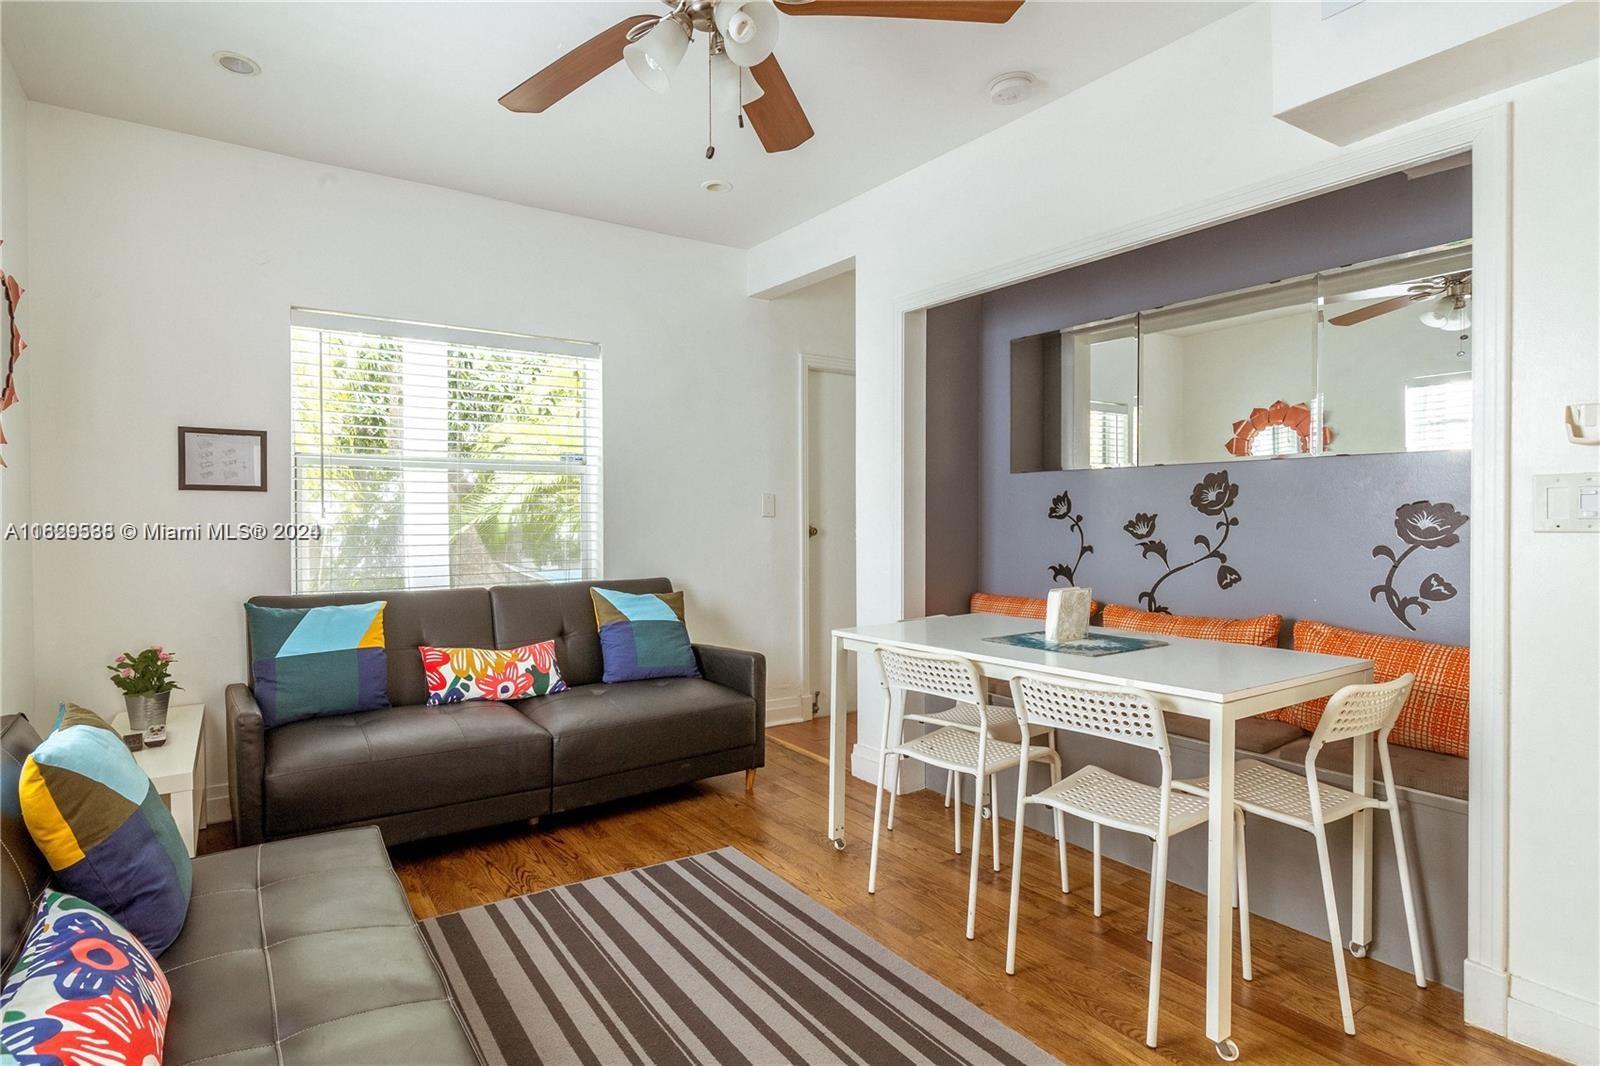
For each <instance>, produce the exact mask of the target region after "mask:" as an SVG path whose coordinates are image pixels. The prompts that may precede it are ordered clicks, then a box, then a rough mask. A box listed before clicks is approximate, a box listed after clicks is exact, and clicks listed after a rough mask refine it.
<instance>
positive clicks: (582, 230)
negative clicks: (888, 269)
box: [7, 104, 852, 810]
mask: <svg viewBox="0 0 1600 1066" xmlns="http://www.w3.org/2000/svg"><path fill="white" fill-rule="evenodd" d="M28 149H29V150H28V155H29V161H30V165H31V177H32V179H33V192H34V195H33V197H32V200H31V203H30V218H31V224H32V225H31V235H32V237H33V253H34V254H33V257H32V258H33V261H32V264H31V273H32V281H33V284H32V292H31V293H30V300H31V301H32V303H31V310H32V312H33V318H32V326H33V332H32V337H31V339H32V341H33V348H32V350H31V351H30V353H29V354H30V357H31V358H30V363H31V367H30V369H31V371H32V373H33V385H32V389H31V394H30V396H29V398H28V402H29V404H30V405H31V406H32V415H33V426H34V427H35V429H36V430H37V429H38V428H39V427H46V426H47V427H49V434H48V437H47V438H43V437H42V438H41V439H39V440H38V441H37V442H36V444H35V448H34V459H35V464H34V470H33V493H34V500H33V506H34V512H35V514H36V515H37V516H39V517H40V518H44V517H48V518H50V519H52V520H58V521H70V520H98V521H116V522H119V523H120V522H135V523H141V524H142V523H144V522H158V521H159V522H170V523H179V524H183V523H191V522H203V521H230V522H240V521H257V522H272V521H275V520H284V519H286V518H287V517H288V515H289V498H288V492H287V477H286V476H285V475H286V473H287V470H288V459H287V456H288V451H287V449H288V444H289V435H288V425H289V308H290V307H291V306H294V305H303V306H309V307H317V308H328V309H335V310H345V311H352V312H361V313H365V314H371V315H378V316H390V317H396V318H406V319H413V320H421V321H430V322H441V323H447V324H453V325H465V326H475V327H483V328H488V329H500V330H510V331H518V332H527V333H535V334H545V335H554V336H559V337H573V338H581V339H586V340H592V341H598V342H599V343H600V344H601V345H602V346H603V353H604V354H603V357H602V358H603V365H604V390H605V392H604V403H605V420H604V421H605V442H604V448H605V454H604V462H605V571H606V573H607V574H609V575H613V576H628V575H632V576H642V575H650V574H665V575H668V576H670V577H671V578H673V579H674V581H676V582H677V583H678V584H679V585H680V587H683V588H685V589H686V590H687V591H688V604H689V623H690V629H691V632H692V634H693V636H694V637H695V639H698V640H702V641H708V642H715V643H726V644H732V645H735V646H742V647H749V648H754V649H757V650H760V651H762V652H764V653H765V654H766V655H767V656H768V662H769V696H770V697H771V699H772V701H773V702H774V704H776V705H778V706H779V707H781V706H782V701H784V700H789V701H791V702H792V701H793V700H794V699H795V697H796V694H797V692H798V688H799V667H798V663H797V654H796V649H795V641H794V639H793V633H794V626H795V624H796V619H797V617H798V615H797V612H798V607H797V604H796V599H797V596H796V590H795V584H794V580H793V578H792V575H793V573H794V572H795V568H796V565H797V561H796V557H795V544H796V538H795V537H794V535H793V533H794V530H793V523H794V522H795V521H797V520H798V519H796V518H795V516H794V515H792V514H790V513H789V512H790V510H791V509H792V505H791V501H792V500H793V499H794V497H795V476H796V464H797V458H796V456H795V454H794V452H793V443H792V442H793V440H794V428H795V427H794V420H795V399H794V387H795V385H794V382H795V371H794V365H793V358H794V354H793V353H795V352H796V351H798V350H800V349H807V350H817V351H837V352H839V353H840V354H842V355H848V354H849V351H848V349H849V347H850V342H851V337H852V326H851V307H850V299H849V297H850V293H849V287H848V283H847V282H845V281H841V282H837V283H834V284H833V285H832V286H831V287H830V288H824V289H821V290H819V291H817V292H813V293H810V294H802V295H798V296H796V297H795V298H793V299H792V300H789V301H785V302H782V303H780V304H777V305H775V304H773V303H770V302H768V301H764V300H756V299H750V298H748V297H746V296H745V295H744V294H743V286H742V280H743V269H744V257H743V254H742V253H740V252H738V251H735V250H732V249H728V248H723V247H718V246H714V245H708V244H701V243H697V242H692V241H687V240H682V239H679V238H671V237H664V236H660V235H656V234H649V233H644V232H641V231H637V230H631V229H626V228H623V227H619V226H612V225H607V224H604V223H598V222H593V221H589V220H584V219H578V218H573V217H570V216H563V215H558V214H553V213H549V212H542V211H537V210H532V209H529V208H525V207H520V206H514V205H510V204H506V203H501V202H497V201H493V200H488V199H483V198H481V197H476V196H470V195H466V194H462V193H456V192H450V191H446V190H442V189H438V188H433V187H430V186H423V185H417V184H412V183H409V182H404V181H398V180H393V179H389V178H380V177H376V176H373V175H368V174H363V173H358V172H354V171H349V170H341V169H337V168H333V167H326V166H320V165H316V164H312V163H307V162H303V161H300V160H294V159H289V158H287V157H283V156H277V155H272V154H268V153H263V152H257V151H253V150H249V149H244V148H239V147H235V146H231V145H224V144H220V143H217V142H213V141H207V140H203V139H199V138H195V137H189V136H185V135H180V134H174V133H170V132H166V131H161V130H156V129H151V128H148V127H143V126H137V125H133V124H129V123H124V122H117V121H113V120H108V119H103V118H99V117H94V116H90V115H86V114H82V113H78V112H74V111H67V110H62V109H59V108H54V107H48V106H42V105H38V104H31V105H29V144H28ZM8 425H9V422H8ZM179 425H207V426H210V425H215V426H230V427H244V428H254V429H265V430H267V431H268V433H269V445H270V453H271V460H270V462H271V465H270V487H271V491H270V492H267V493H265V494H259V495H258V494H252V493H238V494H234V493H204V492H179V491H177V489H176V483H177V477H176V458H175V449H176V431H175V427H177V426H179ZM763 492H772V493H775V494H776V495H777V497H778V500H779V501H780V502H779V514H778V517H777V518H776V519H767V518H762V517H761V507H760V504H761V494H762V493H763ZM33 564H34V613H33V624H34V626H35V630H36V636H37V652H36V680H35V685H34V696H33V698H34V703H35V705H36V706H49V707H53V706H54V705H55V702H56V701H57V700H60V699H72V700H77V701H80V702H83V703H85V704H86V705H88V706H92V707H99V708H104V709H108V710H114V709H115V708H116V702H117V699H118V697H117V694H116V692H115V690H114V689H113V688H112V687H111V685H110V684H109V683H108V682H107V681H106V680H105V673H104V670H103V669H102V664H103V663H105V662H108V661H109V657H110V656H112V655H113V654H115V653H116V652H117V651H119V650H122V649H123V648H126V647H130V646H134V645H142V644H145V643H162V644H164V645H166V646H167V647H168V648H170V649H173V650H174V651H176V653H177V654H178V657H179V665H178V669H177V670H176V671H175V673H176V677H177V679H178V680H179V682H180V683H181V684H183V685H184V686H185V692H184V696H185V697H189V698H194V699H203V700H205V701H206V703H207V706H208V709H209V711H210V713H211V715H212V718H211V723H212V726H213V730H212V736H211V755H212V756H213V760H212V763H211V765H212V766H214V767H219V768H220V767H223V766H224V765H225V762H224V760H223V730H222V728H221V726H222V716H221V711H222V690H223V687H224V686H225V685H226V684H228V683H230V682H234V681H239V680H242V679H244V678H245V677H246V676H247V675H246V664H245V661H244V654H245V653H244V640H243V611H242V610H241V609H240V604H241V603H242V602H243V601H244V599H245V598H246V597H248V596H251V595H253V594H257V593H269V592H286V591H288V590H289V551H288V546H287V545H286V544H273V543H253V544H221V543H212V544H206V543H202V544H193V543H182V544H152V543H128V542H115V543H110V544H95V545H90V544H78V545H59V544H57V545H51V546H50V547H48V548H46V547H42V546H41V547H40V548H39V549H38V550H36V551H35V553H34V560H33ZM7 618H8V620H11V621H16V620H17V616H15V615H13V614H12V609H11V605H10V604H9V603H8V605H7ZM22 620H23V623H24V624H26V615H25V613H24V614H23V616H22ZM7 643H8V647H9V643H10V642H9V638H8V640H7ZM219 794H220V793H219V790H217V789H215V788H214V789H213V793H212V796H213V810H216V809H217V806H218V804H217V803H216V799H217V797H218V796H219Z"/></svg>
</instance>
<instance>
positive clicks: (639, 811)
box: [393, 727, 1552, 1064]
mask: <svg viewBox="0 0 1600 1066" xmlns="http://www.w3.org/2000/svg"><path fill="white" fill-rule="evenodd" d="M812 728H814V727H812ZM785 729H786V730H789V732H788V733H780V732H779V731H780V730H785ZM804 733H805V730H803V729H799V728H796V727H778V728H776V729H774V730H773V731H772V734H771V737H772V739H773V740H778V741H779V742H778V743H769V745H768V747H767V766H766V767H765V768H764V769H763V770H762V771H761V773H760V775H759V777H758V780H757V782H756V789H755V792H754V794H751V795H747V794H746V792H745V787H744V784H745V783H744V780H743V777H742V776H741V775H738V774H734V775H730V776H727V777H722V778H718V779H715V780H713V781H709V782H704V783H702V784H699V785H694V786H688V787H683V788H678V789H672V790H669V791H666V792H661V793H657V794H655V795H653V796H647V797H641V798H639V799H635V800H629V801H625V802H619V803H613V804H608V805H605V806H603V807H600V808H596V809H593V810H588V811H583V812H577V813H574V814H571V815H562V816H556V817H551V818H547V819H545V820H544V821H542V822H541V824H540V825H539V826H538V827H537V828H532V829H530V828H527V827H507V828H501V829H497V830H488V831H482V832H478V833H471V834H465V835H462V836H458V837H452V838H447V839H443V840H435V841H429V842H424V843H418V844H410V845H405V846H403V847H399V848H396V849H394V851H393V858H394V861H395V866H396V868H397V869H398V871H399V873H400V879H401V881H402V883H403V884H404V885H405V888H406V892H407V893H408V895H409V896H410V899H411V906H412V910H414V911H415V912H416V914H417V916H418V917H419V918H421V917H428V916H431V915H435V914H441V913H445V912H448V911H454V910H460V909H462V908H465V907H472V906H476V905H478V904H481V903H487V902H490V901H491V900H497V899H503V898H506V897H509V896H515V895H519V894H522V893H527V892H537V891H539V890H540V889H544V888H549V887H551V886H553V885H560V884H565V883H568V882H572V881H579V880H582V879H584V878H588V877H596V876H600V875H603V874H609V873H615V872H617V871H619V870H625V869H632V868H635V867H639V866H645V865H648V864H651V863H657V862H663V861H665V860H668V859H674V858H678V857H680V856H684V855H690V854H695V853H697V852H702V851H708V850H711V849H714V848H719V847H723V846H727V845H732V846H734V847H737V848H739V849H740V850H741V851H743V852H744V853H745V854H746V855H749V856H750V857H751V858H754V859H756V860H757V861H758V862H760V863H762V864H763V865H764V866H766V867H767V868H768V869H770V870H772V871H773V872H775V873H777V874H778V875H779V876H781V877H783V878H786V879H787V880H788V881H790V882H791V883H792V884H794V885H796V886H797V887H799V888H800V889H801V890H803V891H804V892H806V893H807V894H808V895H809V896H811V897H812V898H813V899H815V900H817V901H818V902H820V903H821V904H822V905H824V906H826V907H829V908H831V909H832V910H834V911H835V912H837V913H838V914H840V915H841V916H842V917H844V918H845V919H846V920H847V921H849V922H852V923H853V924H855V925H856V926H857V927H858V928H860V929H861V930H862V931H863V932H865V933H866V934H867V935H869V936H872V937H874V938H876V939H877V940H878V941H880V942H881V943H883V944H884V945H885V946H886V947H887V948H888V949H889V950H891V951H893V952H896V953H897V954H899V955H901V956H903V957H904V958H906V959H908V960H909V961H911V962H912V963H913V964H915V965H917V966H919V967H921V968H922V969H923V970H925V971H927V972H928V973H930V974H932V975H933V976H934V977H935V978H936V979H938V980H940V981H942V982H943V983H945V984H946V985H948V986H949V987H951V988H952V989H954V990H955V991H956V992H958V993H960V994H961V995H963V996H965V997H966V998H968V999H970V1000H971V1001H972V1002H974V1003H976V1004H977V1005H978V1006H980V1007H982V1008H983V1009H984V1010H986V1011H989V1012H990V1013H991V1014H993V1015H995V1016H996V1017H997V1018H999V1019H1000V1020H1001V1021H1003V1022H1005V1023H1006V1024H1008V1025H1010V1026H1012V1027H1013V1028H1015V1029H1017V1030H1018V1031H1020V1032H1022V1033H1024V1034H1025V1035H1026V1036H1028V1037H1029V1039H1031V1040H1033V1041H1035V1042H1036V1043H1037V1044H1039V1045H1040V1046H1041V1047H1043V1048H1045V1049H1046V1050H1048V1051H1049V1052H1051V1053H1052V1054H1054V1055H1056V1056H1058V1057H1059V1058H1061V1059H1062V1060H1063V1061H1065V1062H1068V1063H1074V1064H1079V1063H1103V1062H1104V1063H1123V1062H1160V1061H1168V1062H1190V1063H1215V1062H1217V1061H1218V1060H1217V1058H1216V1055H1215V1053H1214V1052H1213V1051H1212V1048H1211V1042H1210V1041H1209V1040H1207V1039H1206V1037H1205V1032H1204V1027H1203V1024H1202V1021H1203V1010H1204V1005H1205V987H1204V981H1205V939H1204V929H1205V925H1204V922H1205V913H1204V900H1203V899H1202V898H1201V897H1200V896H1199V895H1197V894H1196V893H1193V892H1190V891H1188V890H1186V889H1183V888H1180V887H1178V886H1176V885H1174V886H1172V887H1171V889H1170V891H1169V893H1168V900H1167V939H1166V966H1165V970H1164V975H1163V981H1162V1012H1161V1047H1160V1048H1159V1049H1158V1050H1155V1051H1151V1050H1150V1049H1147V1048H1146V1047H1145V1046H1144V1043H1143V1036H1144V1018H1145V1013H1144V1012H1145V995H1146V984H1145V982H1146V977H1147V974H1148V972H1149V971H1148V965H1149V963H1148V958H1149V957H1148V955H1147V948H1148V945H1147V944H1146V942H1145V938H1144V922H1145V917H1144V915H1145V899H1146V895H1145V893H1146V877H1145V874H1144V873H1143V872H1142V871H1137V870H1133V869H1131V868H1129V867H1125V866H1121V865H1118V864H1116V863H1109V862H1108V863H1107V864H1106V867H1105V872H1104V892H1105V908H1104V910H1105V913H1104V916H1103V917H1102V918H1099V919H1096V918H1095V917H1093V915H1092V913H1091V910H1090V899H1089V891H1088V889H1089V884H1090V867H1089V857H1088V855H1087V853H1085V852H1081V851H1078V850H1076V849H1074V850H1073V852H1072V854H1071V857H1070V870H1071V876H1072V880H1073V886H1074V891H1073V893H1072V894H1071V895H1068V896H1063V895H1061V893H1060V892H1059V890H1058V885H1057V883H1056V881H1055V879H1054V870H1055V857H1054V850H1053V849H1054V844H1053V842H1052V841H1051V840H1050V839H1049V838H1048V837H1046V836H1043V835H1041V834H1037V833H1035V832H1033V831H1031V830H1030V831H1029V832H1028V834H1027V837H1026V840H1025V849H1026V852H1025V863H1026V866H1027V879H1026V881H1025V883H1024V886H1023V894H1022V902H1023V913H1022V939H1021V942H1020V945H1019V948H1018V972H1017V975H1016V976H1015V977H1007V976H1006V975H1005V972H1004V956H1005V922H1006V908H1007V905H1008V892H1009V881H1008V880H1007V876H1006V875H1005V874H995V873H993V872H992V871H991V870H990V869H989V868H988V866H989V864H988V862H987V861H985V864H984V870H983V872H982V873H981V875H980V884H979V897H978V938H977V940H975V941H968V940H966V939H965V938H964V937H963V936H962V925H963V921H964V917H965V912H966V899H965V888H966V878H967V873H966V871H967V866H966V860H965V858H964V857H962V858H958V857H957V856H955V855H954V854H953V853H952V852H951V850H950V823H949V812H947V811H946V810H945V809H944V806H943V801H942V798H941V797H938V796H935V795H933V794H932V793H928V792H922V793H916V794H912V795H909V796H905V797H902V798H901V800H900V805H899V811H898V812H897V816H896V819H895V831H894V833H893V834H892V835H888V836H887V837H886V843H885V846H884V852H883V855H882V858H881V860H880V867H879V874H878V877H879V888H878V892H877V894H876V896H868V895H867V892H866V882H867V853H868V840H869V837H870V831H871V816H872V798H873V793H872V789H871V788H870V787H868V786H867V785H866V784H864V783H863V782H860V781H855V780H851V781H850V784H849V787H848V795H847V804H846V805H847V808H848V809H847V836H848V840H849V841H850V845H849V847H848V848H847V849H846V850H845V851H843V852H836V851H834V850H833V849H832V848H831V847H830V846H828V844H827V843H826V841H825V840H824V839H823V832H822V825H823V821H824V818H825V794H824V776H823V766H822V765H821V764H820V763H819V762H818V761H817V759H816V758H815V757H814V756H811V755H808V754H802V752H801V751H799V750H796V748H804V747H805V746H806V742H805V739H804ZM791 743H792V744H794V745H796V747H789V746H787V745H789V744H791ZM1005 830H1006V831H1005V832H1004V833H1003V834H1002V847H1003V848H1004V849H1005V851H1004V852H1003V855H1004V857H1005V866H1006V867H1007V869H1009V858H1010V847H1011V844H1010V834H1009V823H1006V826H1005ZM985 836H986V837H987V834H985ZM985 859H986V860H987V852H985ZM1252 934H1253V944H1254V948H1255V980H1254V981H1253V982H1250V983H1248V984H1247V983H1245V982H1243V981H1238V980H1236V981H1235V986H1234V999H1235V1007H1234V1036H1235V1038H1236V1039H1237V1040H1238V1041H1239V1044H1240V1046H1241V1047H1242V1048H1243V1061H1246V1062H1255V1063H1263V1064H1265V1063H1273V1064H1276V1063H1313V1062H1352V1063H1364V1064H1366V1063H1373V1064H1386V1063H1440V1064H1444V1063H1496V1064H1500V1063H1532V1062H1547V1061H1552V1060H1548V1059H1545V1058H1543V1057H1541V1056H1539V1055H1537V1054H1535V1053H1533V1052H1530V1051H1527V1050H1526V1049H1524V1048H1520V1047H1518V1046H1517V1045H1514V1044H1510V1043H1508V1042H1506V1041H1504V1040H1501V1039H1499V1038H1497V1037H1494V1036H1491V1035H1489V1034H1487V1033H1483V1032H1481V1031H1478V1030H1475V1029H1470V1028H1468V1027H1467V1026H1466V1025H1465V1023H1463V1022H1462V1020H1461V1009H1462V1008H1461V996H1460V995H1459V994H1458V993H1455V992H1452V991H1450V990H1448V989H1445V988H1442V987H1438V986H1433V987H1430V988H1428V989H1427V990H1425V991H1424V990H1419V989H1418V988H1416V986H1415V985H1414V984H1413V983H1412V981H1411V978H1410V976H1409V975H1408V974H1406V973H1403V972H1401V971H1399V970H1396V969H1393V968H1391V967H1388V966H1385V965H1383V964H1381V963H1377V962H1373V961H1372V960H1369V959H1350V960H1348V961H1349V966H1350V982H1351V995H1352V998H1353V1001H1354V1006H1355V1010H1356V1029H1357V1032H1358V1034H1359V1035H1357V1036H1355V1037H1347V1036H1345V1035H1344V1033H1343V1032H1342V1031H1341V1030H1340V1027H1339V1005H1338V998H1337V994H1336V992H1335V990H1334V983H1333V967H1332V960H1331V958H1330V956H1329V950H1328V945H1327V944H1326V942H1324V941H1321V940H1317V939H1315V938H1313V937H1310V936H1307V935H1305V934H1304V933H1300V932H1297V931H1295V930H1292V929H1289V928H1287V927H1285V926H1281V925H1277V924H1275V923H1273V922H1270V921H1267V920H1266V919H1262V918H1257V919H1256V920H1255V921H1253V922H1252Z"/></svg>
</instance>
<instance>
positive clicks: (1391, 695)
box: [1310, 674, 1416, 754]
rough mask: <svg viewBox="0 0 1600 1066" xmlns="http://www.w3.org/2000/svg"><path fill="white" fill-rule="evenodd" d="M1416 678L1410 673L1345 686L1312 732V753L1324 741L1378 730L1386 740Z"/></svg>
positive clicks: (1334, 695)
mask: <svg viewBox="0 0 1600 1066" xmlns="http://www.w3.org/2000/svg"><path fill="white" fill-rule="evenodd" d="M1415 680H1416V678H1415V677H1414V676H1413V675H1411V674H1402V675H1400V676H1399V677H1397V678H1395V679H1394V680H1393V681H1385V682H1382V683H1381V684H1375V685H1346V686H1345V687H1344V688H1342V689H1340V690H1339V691H1338V692H1335V693H1334V694H1333V696H1332V697H1331V698H1329V700H1328V706H1327V709H1326V710H1324V711H1323V712H1322V720H1321V721H1320V722H1318V723H1317V728H1316V731H1315V732H1314V733H1312V734H1311V746H1310V753H1313V754H1314V753H1315V752H1316V751H1317V750H1318V749H1319V748H1321V747H1322V746H1323V745H1324V744H1331V743H1333V742H1334V741H1336V740H1348V739H1349V738H1351V737H1359V736H1365V735H1366V734H1368V733H1377V734H1378V736H1379V739H1380V740H1387V739H1388V736H1389V730H1391V729H1393V728H1394V723H1395V720H1396V719H1398V718H1399V717H1400V709H1401V708H1402V707H1404V706H1405V703H1406V697H1408V696H1409V695H1411V684H1412V682H1413V681H1415Z"/></svg>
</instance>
